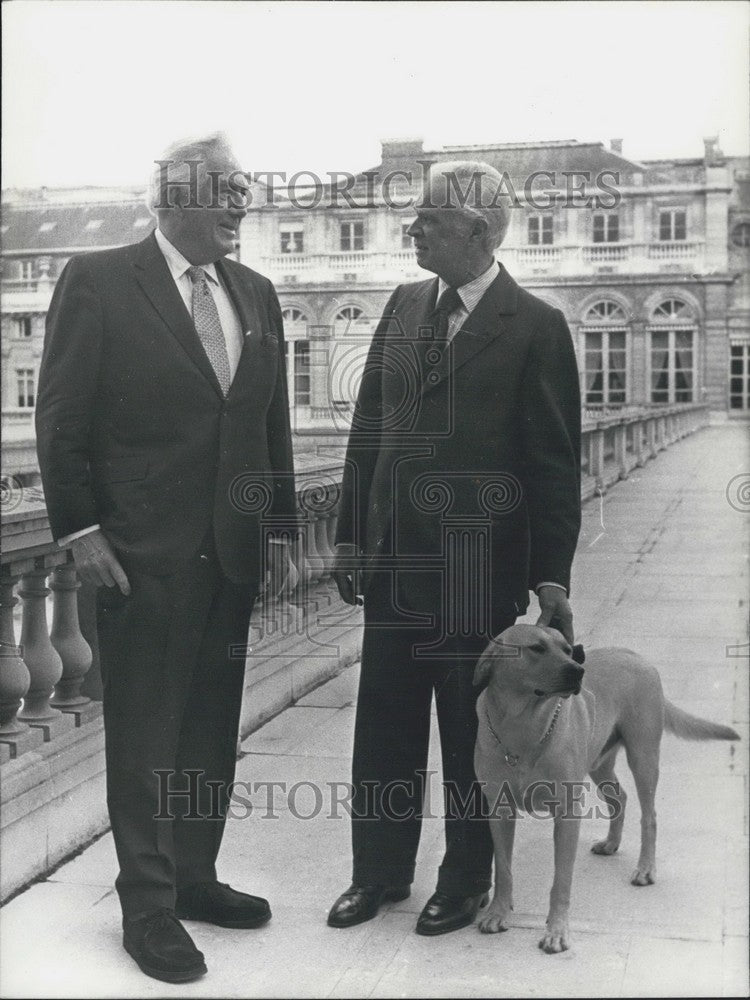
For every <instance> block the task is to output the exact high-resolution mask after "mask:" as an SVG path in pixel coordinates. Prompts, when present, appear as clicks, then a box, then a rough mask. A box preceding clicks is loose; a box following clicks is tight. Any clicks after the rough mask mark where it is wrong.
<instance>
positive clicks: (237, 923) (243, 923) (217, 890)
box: [175, 882, 271, 928]
mask: <svg viewBox="0 0 750 1000" xmlns="http://www.w3.org/2000/svg"><path fill="white" fill-rule="evenodd" d="M175 913H176V914H177V916H178V917H180V918H181V919H182V920H203V921H204V922H205V923H207V924H216V925H217V927H234V928H250V927H262V926H263V924H267V923H268V921H269V920H270V919H271V907H270V906H269V905H268V900H266V899H262V898H261V897H260V896H250V895H249V894H248V893H246V892H237V890H236V889H233V888H232V887H231V886H229V885H226V884H225V883H224V882H196V883H194V884H193V885H189V886H184V887H182V888H180V889H178V890H177V905H176V906H175Z"/></svg>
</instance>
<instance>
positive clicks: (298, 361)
mask: <svg viewBox="0 0 750 1000" xmlns="http://www.w3.org/2000/svg"><path fill="white" fill-rule="evenodd" d="M292 346H293V348H294V365H293V373H294V405H295V406H309V405H310V341H309V340H293V341H292Z"/></svg>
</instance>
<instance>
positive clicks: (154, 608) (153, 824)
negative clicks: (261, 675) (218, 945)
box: [97, 534, 254, 917]
mask: <svg viewBox="0 0 750 1000" xmlns="http://www.w3.org/2000/svg"><path fill="white" fill-rule="evenodd" d="M120 558H121V561H122V563H123V568H124V570H125V572H126V574H127V576H128V579H129V581H130V586H131V593H130V595H129V596H124V595H123V594H121V593H120V590H119V588H117V587H113V588H107V587H102V588H100V590H99V592H98V600H97V625H98V629H99V647H100V658H101V664H102V680H103V686H104V695H103V703H104V706H103V707H104V730H105V746H106V763H107V804H108V807H109V815H110V820H111V824H112V832H113V835H114V841H115V848H116V850H117V857H118V861H119V866H120V873H119V875H118V877H117V880H116V887H117V891H118V893H119V896H120V902H121V905H122V910H123V914H124V915H125V916H127V917H132V916H135V915H138V914H142V913H146V912H149V911H151V910H153V909H156V908H158V907H161V906H166V907H169V908H171V907H173V906H174V904H175V892H176V889H177V888H179V887H180V886H182V885H189V884H191V883H193V882H200V881H212V880H215V879H216V856H217V854H218V852H219V847H220V844H221V839H222V835H223V832H224V825H225V818H226V811H227V805H228V799H229V793H230V790H231V789H230V785H231V782H232V781H233V779H234V770H235V761H236V754H237V730H238V725H239V717H240V708H241V703H242V693H243V688H244V671H245V650H246V644H247V637H248V628H249V621H250V612H251V610H252V605H253V601H254V594H252V593H251V592H250V590H249V588H248V586H247V585H239V584H236V583H233V582H232V581H231V580H228V579H227V578H226V577H225V576H224V574H223V572H222V569H221V565H220V563H219V560H218V558H217V556H216V551H215V548H214V545H213V536H212V534H211V535H210V536H207V537H206V539H205V541H204V543H203V545H202V546H201V547H200V549H199V551H198V552H197V553H196V554H195V555H194V556H193V557H192V558H191V559H190V560H187V561H186V562H185V563H184V565H182V566H181V567H180V569H179V570H178V571H177V572H175V573H170V574H169V575H164V576H156V575H150V574H146V573H142V572H139V571H137V570H134V569H133V568H132V567H130V566H129V565H128V562H127V560H126V559H125V558H123V557H122V556H120Z"/></svg>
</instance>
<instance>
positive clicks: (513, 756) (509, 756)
mask: <svg viewBox="0 0 750 1000" xmlns="http://www.w3.org/2000/svg"><path fill="white" fill-rule="evenodd" d="M562 703H563V700H562V698H558V699H557V705H555V711H554V712H553V713H552V721H551V722H550V724H549V726H548V728H547V732H546V733H545V734H544V736H542V738H541V739H540V740H539V743H538V746H541V745H542V744H543V743H546V742H547V740H548V739H549V738H550V736H551V735H552V731H553V729H554V728H555V726H556V725H557V718H558V716H559V715H560V709H561V708H562ZM484 717H485V719H486V720H487V725H488V726H489V729H490V732H491V733H492V735H493V736H494V737H495V740H496V741H497V745H498V746H499V747H500V749H501V750H503V756H504V757H505V763H506V764H507V765H508V766H509V767H515V766H516V764H517V763H518V762H519V760H520V759H521V758H520V757H519V755H518V754H517V753H511V752H510V750H506V749H504V748H503V741H502V740H501V739H500V737H499V736H498V735H497V733H496V732H495V730H494V729H493V728H492V723H491V722H490V713H489V712H488V711H487V706H486V705H485V707H484Z"/></svg>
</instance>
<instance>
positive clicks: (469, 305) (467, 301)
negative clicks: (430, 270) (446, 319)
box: [438, 260, 500, 312]
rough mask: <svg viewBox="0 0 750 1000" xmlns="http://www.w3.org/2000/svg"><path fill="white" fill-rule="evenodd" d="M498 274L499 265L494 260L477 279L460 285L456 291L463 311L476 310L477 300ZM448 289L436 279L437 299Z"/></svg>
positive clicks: (442, 282) (443, 282) (440, 280)
mask: <svg viewBox="0 0 750 1000" xmlns="http://www.w3.org/2000/svg"><path fill="white" fill-rule="evenodd" d="M499 273H500V265H499V264H498V262H497V261H496V260H493V261H492V263H491V264H490V266H489V267H488V268H487V270H486V271H484V272H483V273H482V274H480V275H479V277H478V278H473V279H472V280H471V281H467V283H466V284H465V285H461V287H460V288H457V289H456V291H457V292H458V294H459V296H460V297H461V301H462V302H463V304H464V308H465V309H467V310H468V311H469V312H472V311H473V310H474V309H476V307H477V305H478V304H479V300H480V299H481V297H482V296H483V295H484V293H485V292H486V291H487V289H488V288H489V287H490V285H491V284H492V282H493V281H494V280H495V278H496V277H497V276H498V274H499ZM448 287H449V285H448V284H447V283H446V282H445V281H443V279H442V278H438V298H440V296H441V295H442V294H443V292H444V291H445V289H446V288H448Z"/></svg>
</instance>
